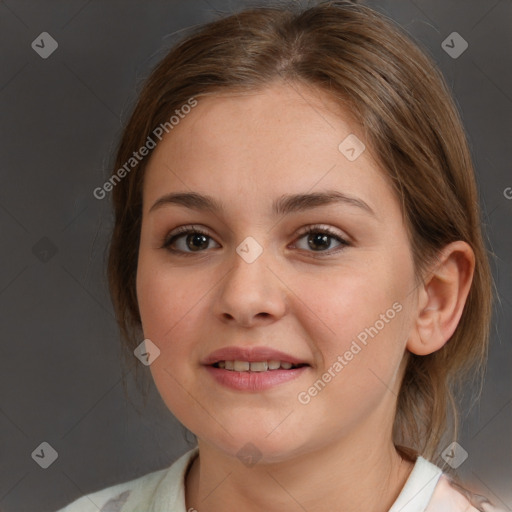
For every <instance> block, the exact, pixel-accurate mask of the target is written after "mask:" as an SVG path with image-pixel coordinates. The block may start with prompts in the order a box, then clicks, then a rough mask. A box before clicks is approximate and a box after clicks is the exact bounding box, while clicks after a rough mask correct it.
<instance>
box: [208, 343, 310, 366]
mask: <svg viewBox="0 0 512 512" xmlns="http://www.w3.org/2000/svg"><path fill="white" fill-rule="evenodd" d="M219 361H249V362H253V363H254V362H258V361H286V362H289V363H292V364H308V363H306V361H303V360H301V359H298V358H296V357H294V356H291V355H290V354H286V353H285V352H281V351H279V350H274V349H273V348H270V347H224V348H220V349H218V350H215V351H214V352H212V353H211V354H209V355H208V356H206V357H205V358H204V360H203V361H202V363H203V364H205V365H211V364H215V363H218V362H219Z"/></svg>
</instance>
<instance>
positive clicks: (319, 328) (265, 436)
mask: <svg viewBox="0 0 512 512" xmlns="http://www.w3.org/2000/svg"><path fill="white" fill-rule="evenodd" d="M349 134H355V135H356V136H357V137H358V138H359V139H361V140H364V139H363V135H362V132H361V130H360V128H359V127H358V126H357V125H356V124H355V123H354V122H353V120H352V119H351V116H350V114H349V112H348V111H345V110H343V109H341V108H340V107H338V106H336V105H335V104H333V103H332V102H331V100H330V99H329V98H328V97H326V96H324V95H323V94H322V93H321V92H319V91H318V90H315V89H311V88H306V87H305V86H303V85H301V86H299V85H297V84H293V85H292V84H285V83H275V84H272V85H271V86H269V87H267V88H265V89H264V90H261V91H254V92H251V93H243V94H242V93H229V94H227V93H223V94H222V95H216V96H211V97H200V98H198V106H197V107H195V108H194V109H193V111H192V112H191V113H190V114H188V115H187V117H186V118H185V119H183V120H182V121H181V122H180V124H179V125H178V126H176V127H175V128H174V129H173V130H172V131H171V132H170V133H169V134H168V135H167V136H166V137H165V138H164V139H163V140H162V142H161V143H160V144H159V145H158V146H157V148H156V149H155V150H154V152H153V154H152V156H151V160H150V162H149V164H148V167H147V171H146V172H147V173H146V176H145V180H144V191H143V222H142V230H141V242H140V249H139V264H138V272H137V296H138V301H139V307H140V312H141V318H142V323H143V329H144V335H145V337H146V338H149V339H151V340H152V341H153V342H154V343H155V344H156V345H157V346H158V347H159V349H160V351H161V353H160V356H159V357H158V358H157V359H156V360H155V361H154V362H153V363H152V364H151V366H150V369H151V372H152V376H153V378H154V381H155V384H156V386H157V388H158V390H159V392H160V394H161V397H162V399H163V401H164V402H165V404H166V405H167V407H168V408H169V409H170V410H171V411H172V412H173V414H174V415H175V416H176V417H177V418H178V419H179V420H180V421H181V422H182V423H183V424H184V425H185V426H186V427H187V428H188V429H190V430H191V431H192V432H194V433H195V434H196V435H197V436H198V442H199V449H200V456H199V458H198V459H196V460H195V462H194V464H193V465H192V467H191V469H190V471H189V473H188V475H187V478H186V505H187V509H188V508H189V507H194V508H195V509H197V510H198V511H199V512H208V511H220V510H224V511H225V510H233V511H234V510H248V511H252V510H280V511H282V510H301V507H303V508H304V509H306V510H308V511H309V512H314V511H320V510H327V509H336V510H343V511H345V512H348V511H356V510H358V511H359V510H362V509H364V510H371V511H386V510H388V509H389V507H390V506H391V505H392V503H393V502H394V500H395V499H396V497H397V496H398V494H399V492H400V490H401V489H402V487H403V485H404V483H405V481H406V479H407V477H408V476H409V474H410V471H411V469H412V464H411V463H410V462H408V461H402V460H401V457H400V456H399V455H398V453H397V452H396V450H395V448H394V446H393V442H392V426H393V419H394V412H395V404H396V398H397V395H398V391H399V386H400V380H401V376H402V372H403V370H404V363H405V359H404V354H405V353H406V351H407V350H409V351H411V352H414V353H417V354H421V355H425V354H428V353H431V352H434V351H435V350H438V349H439V348H441V347H442V346H443V345H444V343H446V341H447V340H448V339H449V337H450V336H451V334H452V333H453V331H454V330H455V327H456V325H457V322H458V320H459V318H460V315H461V313H462V308H463V305H464V301H465V298H466V296H467V293H468V291H469V286H470V282H471V277H472V272H473V268H474V258H473V253H472V251H471V249H470V248H469V246H468V245H467V244H465V243H463V242H455V243H454V244H450V246H447V248H445V251H444V252H443V254H442V255H441V259H440V262H439V265H438V266H437V267H436V268H435V269H433V272H432V273H431V274H429V277H428V280H426V281H425V283H424V284H422V285H421V286H417V285H416V284H415V279H414V277H415V276H414V267H413V260H412V255H411V251H410V245H409V241H408V238H407V233H406V230H405V225H404V221H403V219H402V216H401V212H400V208H399V202H398V200H397V198H396V197H395V196H394V194H393V191H392V189H391V187H390V186H389V184H388V182H387V179H386V178H385V174H384V172H383V171H382V169H381V168H380V167H379V165H378V164H377V163H376V162H375V160H374V159H372V157H371V150H370V148H369V147H368V145H367V149H366V150H365V151H364V152H363V153H362V154H361V155H360V156H359V157H358V158H357V159H356V160H355V161H349V160H348V159H347V158H346V157H345V156H344V155H343V154H342V153H341V152H340V151H339V149H338V145H339V144H340V142H341V141H342V140H344V139H345V137H347V136H348V135H349ZM325 190H336V191H340V192H343V193H345V194H349V195H351V196H355V197H357V198H359V199H361V200H363V201H365V202H366V203H367V204H368V205H369V206H370V207H371V208H372V210H373V211H374V212H375V215H374V216H372V215H370V214H368V213H367V212H365V211H364V210H363V209H361V208H357V207H354V206H350V205H346V204H331V205H324V206H321V207H318V208H314V209H309V210H305V211H301V212H294V213H290V214H288V215H286V216H274V215H273V214H272V211H271V205H272V201H273V200H274V199H277V198H278V197H279V196H281V195H284V194H294V193H311V192H320V191H325ZM191 191H194V192H197V193H200V194H207V195H210V196H213V197H214V198H216V199H217V200H219V201H221V202H222V203H223V205H224V211H222V212H219V213H216V214H212V213H211V212H201V211H195V210H192V209H188V208H185V207H183V206H181V205H175V204H168V205H165V206H164V207H162V208H159V209H156V210H154V211H152V212H150V211H149V210H150V208H151V206H152V205H153V204H154V203H155V202H156V200H157V199H159V198H160V197H161V196H163V195H164V194H167V193H169V192H191ZM189 224H193V225H194V226H197V227H199V228H202V230H206V232H207V233H208V236H209V237H211V238H207V240H209V243H208V245H207V244H206V243H205V245H204V246H201V242H196V245H199V247H204V248H200V250H199V251H197V252H194V251H192V250H191V249H190V246H187V244H186V238H187V235H186V234H185V235H183V236H182V237H181V238H180V239H178V240H176V241H175V242H174V244H173V247H174V248H175V249H181V251H184V252H187V253H188V254H187V256H180V255H179V254H174V253H172V252H169V250H168V249H165V248H162V246H163V243H164V239H165V238H166V237H168V235H169V233H171V232H172V231H173V230H175V228H177V227H179V226H183V225H189ZM318 224H319V225H320V226H319V227H318V229H319V230H320V231H321V230H322V228H325V227H330V228H331V229H332V230H334V231H335V233H336V235H337V236H340V237H341V238H342V239H345V240H346V241H347V242H348V245H347V246H342V245H340V242H338V241H337V240H336V239H335V238H328V239H327V240H330V245H327V248H325V249H324V248H322V247H319V248H315V246H313V248H311V246H309V245H308V237H309V240H311V238H312V236H311V235H307V234H305V235H302V234H301V233H300V230H301V229H303V228H304V227H307V226H312V225H318ZM248 236H251V237H253V238H254V239H255V240H256V241H257V242H258V243H259V245H260V246H261V247H262V249H263V252H262V254H261V255H260V256H259V257H258V258H257V259H256V260H255V261H254V262H252V263H250V264H249V263H247V262H246V261H244V259H242V258H241V257H240V256H239V254H237V252H236V248H237V247H238V246H239V245H240V243H241V242H242V241H243V240H244V239H245V238H246V237H248ZM313 236H314V235H313ZM192 243H193V242H192ZM310 243H311V242H310ZM340 248H341V251H339V252H335V251H337V250H338V249H340ZM394 303H399V304H400V305H401V307H402V309H401V311H400V312H399V313H396V315H395V316H394V318H393V319H392V320H389V321H388V322H386V323H385V326H384V328H382V329H381V330H379V332H378V334H377V335H376V336H375V337H373V338H368V343H367V345H366V346H363V345H361V344H360V345H361V346H362V349H361V351H360V352H358V353H357V355H354V357H353V359H352V360H351V361H349V362H348V364H347V365H346V366H344V367H343V369H342V370H341V371H339V372H338V373H337V374H336V377H334V378H332V379H331V381H330V382H329V383H328V384H327V385H326V386H325V388H324V389H323V390H322V391H321V392H320V393H318V394H317V395H316V396H314V397H313V398H311V401H310V402H309V403H308V404H302V403H300V402H299V401H298V399H297V396H298V394H299V393H300V392H302V391H307V390H308V388H309V387H310V386H311V385H312V384H313V383H314V382H315V381H316V380H317V379H319V378H320V377H321V376H322V374H324V373H325V372H326V371H328V369H329V367H332V365H333V364H334V363H335V362H336V360H337V358H338V356H339V355H343V354H344V353H345V352H346V351H347V350H348V349H349V348H350V346H351V343H352V341H353V340H354V339H356V337H357V335H358V334H359V333H361V332H362V331H364V330H365V328H369V327H370V326H374V325H375V323H376V321H377V320H379V319H380V318H381V316H380V315H382V314H385V312H386V311H387V310H388V309H390V308H392V305H393V304H394ZM233 345H237V346H265V347H272V348H275V349H277V350H281V351H283V352H286V353H288V354H293V355H294V356H296V357H298V358H300V359H301V360H303V361H305V362H307V363H308V364H309V365H310V367H309V368H308V369H307V370H306V371H305V372H304V373H303V374H302V375H301V376H300V377H298V378H297V379H295V380H293V381H290V382H287V383H284V384H280V385H279V386H276V387H275V388H273V389H270V390H266V391H260V392H248V391H235V390H231V389H228V388H225V387H223V386H221V385H220V384H218V383H217V382H216V381H214V380H213V379H212V377H211V376H210V375H209V374H208V372H207V371H206V370H205V368H204V367H203V366H202V365H201V364H200V361H201V360H202V359H203V358H204V357H205V356H207V355H208V354H210V353H211V352H212V351H214V350H217V349H219V348H221V347H226V346H233ZM246 443H252V444H253V445H254V446H256V447H257V449H258V451H259V453H260V454H261V459H260V460H259V461H258V463H257V464H256V465H254V466H251V467H249V466H246V465H244V464H243V463H242V462H241V460H240V459H239V458H238V457H237V452H238V451H239V450H240V449H241V448H242V447H243V446H244V445H246ZM213 489H215V490H214V491H213Z"/></svg>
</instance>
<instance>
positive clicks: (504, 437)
mask: <svg viewBox="0 0 512 512" xmlns="http://www.w3.org/2000/svg"><path fill="white" fill-rule="evenodd" d="M260 3H261V4H263V2H260ZM366 3H367V5H370V6H372V7H375V8H377V9H378V10H381V11H383V12H385V13H386V14H388V16H390V17H391V18H393V19H395V20H396V21H398V22H399V23H400V24H401V25H402V26H403V27H404V28H405V29H406V30H407V31H408V32H409V33H410V34H412V35H413V37H414V38H416V40H417V41H418V42H419V43H420V44H421V45H422V46H423V47H424V48H425V49H426V50H427V52H429V53H430V54H431V55H432V56H433V57H434V59H435V61H436V62H437V63H438V65H439V66H440V68H441V69H442V71H443V72H444V74H445V76H446V78H447V80H448V83H449V85H450V86H451V88H452V89H453V91H454V95H455V97H456V101H457V104H458V105H459V108H460V110H461V113H462V116H463V120H464V123H465V126H466V129H467V132H468V135H469V139H470V143H471V147H472V151H473V155H474V158H475V163H476V167H477V172H478V181H479V185H480V194H481V201H482V206H483V209H484V214H485V218H484V222H485V228H486V230H487V233H488V237H489V246H490V247H491V248H492V250H493V251H494V253H495V254H496V258H495V260H494V262H493V272H494V276H495V279H496V284H497V288H498V292H499V295H500V297H501V304H498V305H497V308H496V316H495V324H494V327H493V336H492V344H491V350H490V362H489V370H488V375H487V378H486V384H485V388H484V393H483V396H482V399H481V401H480V403H479V405H478V406H477V407H475V408H474V409H473V410H472V411H471V412H470V414H469V415H468V417H467V419H466V421H465V423H464V431H463V435H462V438H461V444H462V446H463V447H464V448H465V449H466V451H467V452H468V453H469V458H468V459H467V461H466V462H464V464H463V465H462V466H461V467H460V470H459V471H460V474H461V475H462V476H463V477H467V478H469V479H471V481H472V482H476V483H477V484H478V485H479V486H480V488H481V490H482V492H483V493H485V494H486V495H487V496H489V497H490V498H491V499H492V500H494V501H495V502H496V503H497V504H499V505H500V506H501V507H503V508H504V509H505V510H512V490H511V486H510V484H511V483H512V382H511V371H510V369H511V368H512V347H511V336H510V327H511V325H510V324H511V322H510V318H511V314H512V272H511V269H512V265H511V263H512V245H511V236H510V224H511V220H512V200H509V199H507V198H506V197H505V194H504V191H505V190H506V189H507V187H512V172H511V166H510V161H511V157H512V151H511V146H512V144H511V141H512V129H511V125H512V123H511V120H512V73H511V49H512V31H511V30H510V27H511V24H512V2H511V1H510V0H498V1H496V0H485V1H484V0H479V1H478V0H471V1H466V0H464V1H463V0H459V1H449V2H446V1H444V0H435V1H426V0H415V1H413V0H404V1H393V0H387V1H381V2H376V1H375V2H366ZM246 4H247V2H228V1H220V0H219V1H216V0H208V1H206V0H188V1H187V2H183V1H182V2H177V1H165V2H164V1H151V2H149V1H142V0H138V1H135V0H129V1H126V0H123V1H120V0H117V1H112V0H103V1H99V0H92V1H91V0H72V1H70V0H65V1H64V0H62V1H41V0H30V1H29V0H7V1H0V39H1V49H2V50H1V57H0V58H1V65H0V105H1V116H0V124H1V134H2V136H1V140H0V157H1V159H0V234H1V252H0V254H1V265H0V312H1V313H0V314H1V316H0V329H1V331H0V332H1V333H2V341H1V344H0V356H1V358H0V365H1V368H0V440H1V441H0V460H1V461H2V462H1V465H0V510H2V511H4V512H5V511H7V512H15V511H23V512H30V511H39V512H40V511H46V510H54V509H56V508H58V507H61V506H63V505H64V504H65V503H68V502H70V501H71V500H73V499H75V498H77V497H78V496H81V495H83V494H85V493H86V492H90V491H93V490H97V489H100V488H104V487H107V486H109V485H112V484H114V483H117V482H121V481H126V480H128V479H131V478H135V477H137V476H140V475H142V474H145V473H147V472H149V471H153V470H157V469H160V468H163V467H165V466H168V465H169V464H170V463H171V462H172V461H174V460H175V459H176V458H177V457H178V456H179V455H180V454H181V453H183V452H185V451H186V450H188V448H189V446H190V445H189V444H187V440H186V432H185V431H184V429H183V428H182V427H181V426H180V425H179V423H178V422H177V421H176V420H175V419H174V418H173V416H172V415H171V414H170V412H169V411H168V410H167V409H166V407H165V406H164V405H163V403H162V402H161V400H160V398H159V396H158V394H157V392H156V390H155V389H154V388H151V395H150V399H149V403H148V405H147V407H146V409H145V410H144V414H143V415H139V414H137V412H136V406H140V403H141V400H140V399H139V397H138V395H137V393H136V390H135V388H134V386H133V381H130V383H131V384H130V389H129V392H130V396H131V397H133V398H132V401H133V404H132V403H130V402H128V401H127V400H126V399H125V397H124V395H123V391H122V385H121V368H120V364H119V354H120V351H119V343H118V339H119V337H118V333H117V330H116V325H115V321H114V317H113V313H112V307H111V303H110V299H109V296H108V293H107V288H106V281H105V270H104V267H105V256H106V253H105V248H106V245H107V242H108V236H109V231H110V228H111V226H112V222H111V215H110V207H109V204H108V199H105V200H103V201H99V200H97V199H95V198H94V197H93V195H92V191H93V189H94V188H95V187H97V186H100V185H101V184H102V183H103V182H104V178H105V176H106V175H107V174H108V168H109V164H110V163H111V161H112V157H113V149H114V146H115V144H116V143H117V141H118V139H119V135H120V131H121V126H122V123H123V122H124V121H125V120H126V119H127V116H128V114H129V112H130V108H131V106H132V105H133V101H134V99H135V97H136V92H137V90H138V88H139V86H140V84H141V82H142V80H143V79H144V78H145V77H146V76H147V74H148V72H149V70H150V69H151V68H152V66H153V65H154V64H155V63H156V62H157V61H158V59H159V58H160V57H161V56H163V54H164V53H165V50H166V49H167V48H169V46H170V45H171V44H172V43H173V42H174V41H175V40H176V37H178V36H179V34H177V35H174V36H173V35H172V34H173V33H176V32H177V31H179V30H180V29H182V28H184V27H187V26H190V25H194V24H198V23H202V22H205V21H208V20H211V19H214V18H216V17H217V16H218V15H219V11H220V12H222V13H229V12H232V11H234V10H239V9H241V8H242V7H244V5H246ZM453 31H456V32H458V33H460V34H461V35H462V36H463V38H464V39H465V40H466V41H467V42H468V43H469V48H468V49H467V50H466V51H465V52H464V53H463V54H462V55H461V56H460V57H458V58H457V59H453V58H452V57H450V56H449V55H448V54H447V53H446V52H445V51H444V50H443V49H442V47H441V43H442V41H443V40H444V39H445V38H446V37H447V36H448V35H449V34H450V33H452V32H453ZM41 32H49V33H50V34H51V35H52V36H53V38H55V39H56V40H57V42H58V45H59V46H58V49H57V50H56V51H55V53H53V54H52V55H51V56H50V57H49V58H48V59H42V58H41V57H40V56H39V55H38V54H37V53H36V52H35V51H34V50H33V49H32V48H31V43H32V41H34V40H35V39H36V37H37V36H38V35H39V34H40V33H41ZM507 226H509V227H508V228H507ZM42 442H47V443H49V444H50V445H51V446H52V447H53V448H54V449H55V450H56V451H57V452H58V459H57V460H56V461H55V462H54V463H53V464H52V465H51V466H50V467H48V468H47V469H42V468H41V467H39V465H38V464H36V462H35V461H34V460H33V458H32V455H31V454H32V453H33V452H34V450H35V449H36V448H37V447H38V446H39V445H40V444H41V443H42Z"/></svg>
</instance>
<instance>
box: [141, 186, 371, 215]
mask: <svg viewBox="0 0 512 512" xmlns="http://www.w3.org/2000/svg"><path fill="white" fill-rule="evenodd" d="M168 204H178V205H181V206H184V207H186V208H189V209H192V210H199V211H208V212H212V213H218V212H221V211H223V210H224V207H223V204H222V202H219V201H217V200H216V199H215V198H213V197H211V196H208V195H202V194H198V193H196V192H174V193H170V194H166V195H164V196H162V197H161V198H160V199H158V200H157V201H156V202H155V203H154V204H153V206H152V207H151V208H150V209H149V211H150V212H152V211H154V210H157V209H159V208H161V207H163V206H165V205H168ZM330 204H346V205H348V206H353V207H356V208H359V209H361V210H363V211H365V212H366V213H368V214H370V215H372V216H374V217H376V214H375V212H374V211H373V209H372V208H371V207H370V206H369V205H368V204H367V203H365V202H364V201H363V200H362V199H359V198H357V197H354V196H350V195H347V194H344V193H342V192H339V191H337V190H326V191H324V192H314V193H309V194H285V195H283V196H281V197H279V198H278V199H276V200H275V201H274V202H273V204H272V212H273V214H274V215H276V216H277V215H286V214H289V213H293V212H300V211H304V210H309V209H312V208H318V207H320V206H326V205H330Z"/></svg>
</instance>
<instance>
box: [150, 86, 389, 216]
mask: <svg viewBox="0 0 512 512" xmlns="http://www.w3.org/2000/svg"><path fill="white" fill-rule="evenodd" d="M196 99H197V101H198V104H197V106H196V107H195V108H194V109H193V110H192V111H191V112H190V113H189V114H187V115H186V116H184V118H183V119H181V120H180V122H179V124H178V125H176V126H174V128H173V129H172V130H171V131H170V132H169V133H168V134H166V135H165V137H164V138H163V140H162V141H161V142H160V143H159V144H158V145H157V147H156V148H155V150H154V151H153V154H152V156H151V159H150V162H149V163H148V166H147V168H146V175H145V179H144V211H145V212H147V211H148V210H149V208H150V207H151V205H152V204H153V203H154V201H156V200H157V199H158V198H159V197H160V195H162V194H163V193H165V192H172V191H180V192H187V191H188V192H190V191H194V192H198V193H202V194H208V195H210V196H214V197H219V198H228V199H229V201H230V202H231V204H233V206H237V207H239V208H245V209H251V210H253V211H254V209H262V208H263V206H264V205H268V204H270V203H271V201H272V200H273V199H274V198H276V197H278V196H280V195H283V194H291V193H304V192H307V191H310V192H319V191H322V190H327V189H329V190H340V191H341V192H343V193H347V194H351V195H356V196H358V197H360V198H361V199H363V200H364V201H365V202H367V203H371V204H372V205H373V206H372V208H374V209H375V210H379V209H381V210H386V209H387V210H389V208H390V207H393V206H396V204H393V202H396V201H394V197H393V193H392V191H391V188H390V187H389V184H388V181H387V180H386V179H385V174H384V172H383V170H382V169H381V168H380V167H379V165H378V164H377V163H376V162H375V161H374V160H373V158H372V156H371V154H370V149H369V147H368V144H365V145H366V149H365V150H364V151H363V152H362V153H361V154H360V156H358V157H357V158H356V159H355V160H350V159H348V158H347V156H346V154H344V153H343V150H344V148H345V146H346V145H347V144H350V143H352V145H353V141H357V140H359V141H361V142H362V143H365V141H364V136H363V133H362V131H361V128H360V127H359V126H358V124H357V123H356V122H355V121H354V119H353V118H352V116H351V114H350V112H349V111H348V109H346V108H343V107H342V106H341V105H340V104H339V103H338V102H335V101H334V100H333V99H332V98H330V97H329V96H327V95H326V94H325V93H323V92H322V91H320V90H318V89H314V88H310V87H305V86H299V85H297V84H293V85H289V84H275V85H273V86H269V87H267V88H265V89H262V90H258V91H251V92H226V93H222V94H215V95H211V96H203V97H197V98H196ZM347 137H348V139H347ZM347 140H348V141H349V142H347V143H345V142H343V141H347ZM340 143H342V145H341V147H340ZM361 147H362V146H361ZM356 149H358V148H356ZM359 149H360V148H359ZM242 197H243V201H241V200H240V198H242ZM237 201H238V202H237Z"/></svg>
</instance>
